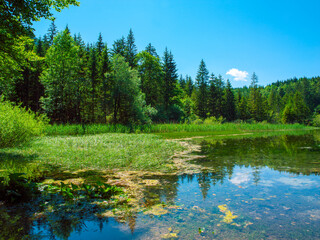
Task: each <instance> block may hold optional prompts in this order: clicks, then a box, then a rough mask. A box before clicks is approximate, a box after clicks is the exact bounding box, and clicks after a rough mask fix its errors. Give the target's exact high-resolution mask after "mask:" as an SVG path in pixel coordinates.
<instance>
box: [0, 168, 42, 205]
mask: <svg viewBox="0 0 320 240" xmlns="http://www.w3.org/2000/svg"><path fill="white" fill-rule="evenodd" d="M24 175H25V174H24V173H12V174H10V175H9V176H8V178H4V177H0V200H3V201H5V202H9V203H16V202H20V201H28V200H30V199H32V198H33V197H34V196H35V195H36V194H38V193H39V190H38V188H37V185H36V184H35V183H33V182H31V181H29V180H28V179H27V178H26V177H25V176H24Z"/></svg>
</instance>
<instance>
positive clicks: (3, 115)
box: [0, 99, 47, 148]
mask: <svg viewBox="0 0 320 240" xmlns="http://www.w3.org/2000/svg"><path fill="white" fill-rule="evenodd" d="M46 124H47V120H46V119H45V117H44V116H39V115H36V114H35V113H32V112H31V111H28V110H25V109H24V108H19V107H18V106H14V105H12V104H11V103H9V102H6V101H3V100H1V99H0V148H1V147H2V148H3V147H12V146H15V145H17V144H21V143H25V142H27V141H29V140H30V139H31V138H32V137H34V136H39V135H41V134H42V133H43V131H44V129H45V127H46Z"/></svg>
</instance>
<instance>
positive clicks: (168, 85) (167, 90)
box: [163, 48, 178, 109]
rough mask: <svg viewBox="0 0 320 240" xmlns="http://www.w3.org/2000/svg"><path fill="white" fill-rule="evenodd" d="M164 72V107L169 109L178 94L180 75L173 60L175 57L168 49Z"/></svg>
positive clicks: (166, 50)
mask: <svg viewBox="0 0 320 240" xmlns="http://www.w3.org/2000/svg"><path fill="white" fill-rule="evenodd" d="M163 72H164V82H163V84H164V86H163V93H164V106H165V109H168V107H169V106H170V105H172V104H173V103H174V99H173V98H174V96H175V94H176V88H177V82H178V74H177V67H176V63H175V61H174V59H173V55H172V53H171V52H169V51H168V49H167V48H166V49H165V51H164V56H163Z"/></svg>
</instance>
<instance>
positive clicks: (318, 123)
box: [312, 114, 320, 127]
mask: <svg viewBox="0 0 320 240" xmlns="http://www.w3.org/2000/svg"><path fill="white" fill-rule="evenodd" d="M312 125H313V126H315V127H320V114H317V115H316V116H315V117H314V118H313V120H312Z"/></svg>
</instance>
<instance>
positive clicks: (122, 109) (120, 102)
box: [107, 55, 156, 124]
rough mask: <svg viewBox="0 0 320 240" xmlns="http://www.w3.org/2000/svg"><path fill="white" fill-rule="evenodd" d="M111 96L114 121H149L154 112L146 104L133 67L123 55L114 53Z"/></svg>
mask: <svg viewBox="0 0 320 240" xmlns="http://www.w3.org/2000/svg"><path fill="white" fill-rule="evenodd" d="M111 62H112V72H111V73H110V74H107V77H110V78H112V83H113V84H112V90H111V96H112V101H113V104H112V105H113V121H114V123H122V124H134V123H138V124H139V123H150V121H151V116H152V115H154V114H155V113H156V111H155V109H154V108H152V107H151V106H146V103H145V95H144V94H143V93H142V92H141V89H140V78H139V77H138V72H137V70H135V69H131V68H130V67H129V64H128V63H127V62H125V59H124V57H122V56H120V55H115V56H113V58H112V61H111Z"/></svg>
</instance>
